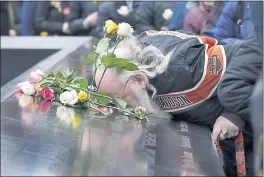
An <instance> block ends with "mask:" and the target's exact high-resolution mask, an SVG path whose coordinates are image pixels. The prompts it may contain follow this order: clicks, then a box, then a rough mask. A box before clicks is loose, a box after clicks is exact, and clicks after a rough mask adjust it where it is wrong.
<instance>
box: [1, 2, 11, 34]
mask: <svg viewBox="0 0 264 177" xmlns="http://www.w3.org/2000/svg"><path fill="white" fill-rule="evenodd" d="M0 3H1V6H0V8H1V12H0V13H1V20H0V22H1V25H0V29H1V36H7V35H8V34H9V33H8V31H9V16H8V10H7V9H8V2H7V1H0Z"/></svg>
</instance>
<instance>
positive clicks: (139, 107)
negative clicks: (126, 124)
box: [135, 106, 148, 112]
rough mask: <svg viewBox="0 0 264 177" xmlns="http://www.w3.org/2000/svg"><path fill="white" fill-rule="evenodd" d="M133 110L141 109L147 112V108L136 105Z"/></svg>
mask: <svg viewBox="0 0 264 177" xmlns="http://www.w3.org/2000/svg"><path fill="white" fill-rule="evenodd" d="M135 110H136V111H139V110H141V111H143V112H148V111H147V108H145V107H144V106H137V107H136V108H135Z"/></svg>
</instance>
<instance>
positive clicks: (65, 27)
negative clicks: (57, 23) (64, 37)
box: [62, 22, 70, 34]
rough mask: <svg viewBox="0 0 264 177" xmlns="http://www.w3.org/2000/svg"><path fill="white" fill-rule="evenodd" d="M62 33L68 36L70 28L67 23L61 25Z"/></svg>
mask: <svg viewBox="0 0 264 177" xmlns="http://www.w3.org/2000/svg"><path fill="white" fill-rule="evenodd" d="M62 32H63V33H65V34H70V26H69V23H67V22H65V23H63V25H62Z"/></svg>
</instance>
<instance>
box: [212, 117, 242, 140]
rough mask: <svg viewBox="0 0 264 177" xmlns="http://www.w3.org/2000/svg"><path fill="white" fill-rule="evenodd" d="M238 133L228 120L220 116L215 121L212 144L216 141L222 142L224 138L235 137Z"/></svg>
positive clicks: (236, 128) (237, 129)
mask: <svg viewBox="0 0 264 177" xmlns="http://www.w3.org/2000/svg"><path fill="white" fill-rule="evenodd" d="M238 133H239V128H238V127H237V126H236V125H235V124H233V123H232V122H231V121H230V120H228V119H226V118H225V117H223V116H220V117H218V118H217V119H216V122H215V124H214V128H213V143H215V142H216V141H217V140H218V137H219V139H220V140H224V139H225V138H233V137H236V136H237V135H238Z"/></svg>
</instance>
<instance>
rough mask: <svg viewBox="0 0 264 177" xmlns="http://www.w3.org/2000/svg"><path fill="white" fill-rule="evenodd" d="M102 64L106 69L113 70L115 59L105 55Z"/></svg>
mask: <svg viewBox="0 0 264 177" xmlns="http://www.w3.org/2000/svg"><path fill="white" fill-rule="evenodd" d="M101 63H102V64H103V65H104V66H105V67H106V68H113V67H115V58H113V57H109V56H106V55H104V56H102V59H101Z"/></svg>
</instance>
